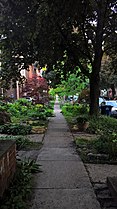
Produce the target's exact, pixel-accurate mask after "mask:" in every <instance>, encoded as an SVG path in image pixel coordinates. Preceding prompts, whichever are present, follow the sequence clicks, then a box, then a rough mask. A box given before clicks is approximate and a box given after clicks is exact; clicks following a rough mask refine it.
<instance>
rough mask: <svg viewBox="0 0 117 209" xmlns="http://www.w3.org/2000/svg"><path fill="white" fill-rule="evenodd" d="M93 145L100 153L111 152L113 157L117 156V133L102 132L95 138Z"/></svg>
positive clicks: (110, 154)
mask: <svg viewBox="0 0 117 209" xmlns="http://www.w3.org/2000/svg"><path fill="white" fill-rule="evenodd" d="M93 146H94V148H95V149H96V150H97V152H98V153H104V154H109V156H110V157H111V158H114V157H117V134H115V133H114V132H113V133H111V134H102V135H101V136H99V138H97V139H96V140H94V142H93Z"/></svg>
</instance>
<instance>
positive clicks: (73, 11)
mask: <svg viewBox="0 0 117 209" xmlns="http://www.w3.org/2000/svg"><path fill="white" fill-rule="evenodd" d="M3 2H5V3H4V4H6V5H8V6H7V7H5V6H6V5H5V6H4V8H5V11H6V13H5V15H7V11H9V12H8V14H9V15H8V18H6V16H5V20H6V21H5V23H4V24H3V28H5V30H4V31H2V34H3V32H4V34H5V35H4V36H6V39H5V40H4V42H5V44H6V45H5V46H6V48H7V47H8V46H9V44H10V45H12V47H11V48H12V51H11V50H10V55H9V56H10V57H12V58H13V57H14V56H11V55H12V53H13V54H16V55H17V54H18V56H19V55H21V54H22V57H23V58H24V59H23V61H22V63H25V62H26V61H27V62H28V61H29V58H31V60H32V58H33V59H34V60H39V61H40V63H42V64H45V63H47V64H48V68H49V66H52V64H55V62H56V61H57V60H60V59H61V58H62V57H63V54H64V52H65V51H66V52H67V56H68V60H70V63H72V64H73V65H75V66H79V68H80V69H81V72H82V74H84V75H86V76H87V77H89V79H90V114H92V115H93V114H98V97H99V82H100V77H99V73H100V67H101V60H102V56H103V53H104V52H105V51H106V50H109V49H110V48H112V47H114V48H115V46H116V44H117V42H116V40H117V39H116V36H117V33H116V28H115V26H116V21H117V19H116V4H117V1H116V0H103V1H102V0H87V1H85V0H51V1H50V0H40V1H38V0H33V1H29V0H26V1H21V0H16V1H15V2H14V1H13V0H6V1H3ZM7 3H8V4H7ZM9 8H10V10H8V9H9ZM3 11H4V9H3ZM3 16H4V15H3ZM10 34H12V36H11V35H10ZM19 34H20V35H19ZM21 34H23V35H21ZM13 43H14V44H13ZM14 45H16V47H14ZM3 48H4V47H3ZM13 48H15V49H16V50H15V53H14V50H13ZM17 49H18V53H17ZM20 57H21V56H20ZM73 69H74V68H73Z"/></svg>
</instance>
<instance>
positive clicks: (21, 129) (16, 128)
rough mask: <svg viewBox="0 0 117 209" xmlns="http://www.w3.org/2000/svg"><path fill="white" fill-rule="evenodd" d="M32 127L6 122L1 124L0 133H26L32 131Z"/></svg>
mask: <svg viewBox="0 0 117 209" xmlns="http://www.w3.org/2000/svg"><path fill="white" fill-rule="evenodd" d="M31 129H32V127H31V126H30V125H20V124H16V125H13V124H5V125H2V126H0V133H2V134H9V135H26V134H30V133H31Z"/></svg>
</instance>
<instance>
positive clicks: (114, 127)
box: [88, 116, 117, 134]
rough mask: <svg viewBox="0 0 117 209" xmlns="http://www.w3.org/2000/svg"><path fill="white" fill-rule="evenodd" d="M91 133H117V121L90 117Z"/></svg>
mask: <svg viewBox="0 0 117 209" xmlns="http://www.w3.org/2000/svg"><path fill="white" fill-rule="evenodd" d="M88 132H89V133H96V134H101V133H102V132H103V133H107V132H109V133H112V132H115V133H116V132H117V119H115V118H111V117H107V116H100V117H90V118H89V128H88Z"/></svg>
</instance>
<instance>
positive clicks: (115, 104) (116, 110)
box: [101, 100, 117, 118]
mask: <svg viewBox="0 0 117 209" xmlns="http://www.w3.org/2000/svg"><path fill="white" fill-rule="evenodd" d="M101 111H102V114H104V115H110V116H112V117H116V118H117V101H115V100H108V101H103V102H102V103H101Z"/></svg>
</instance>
